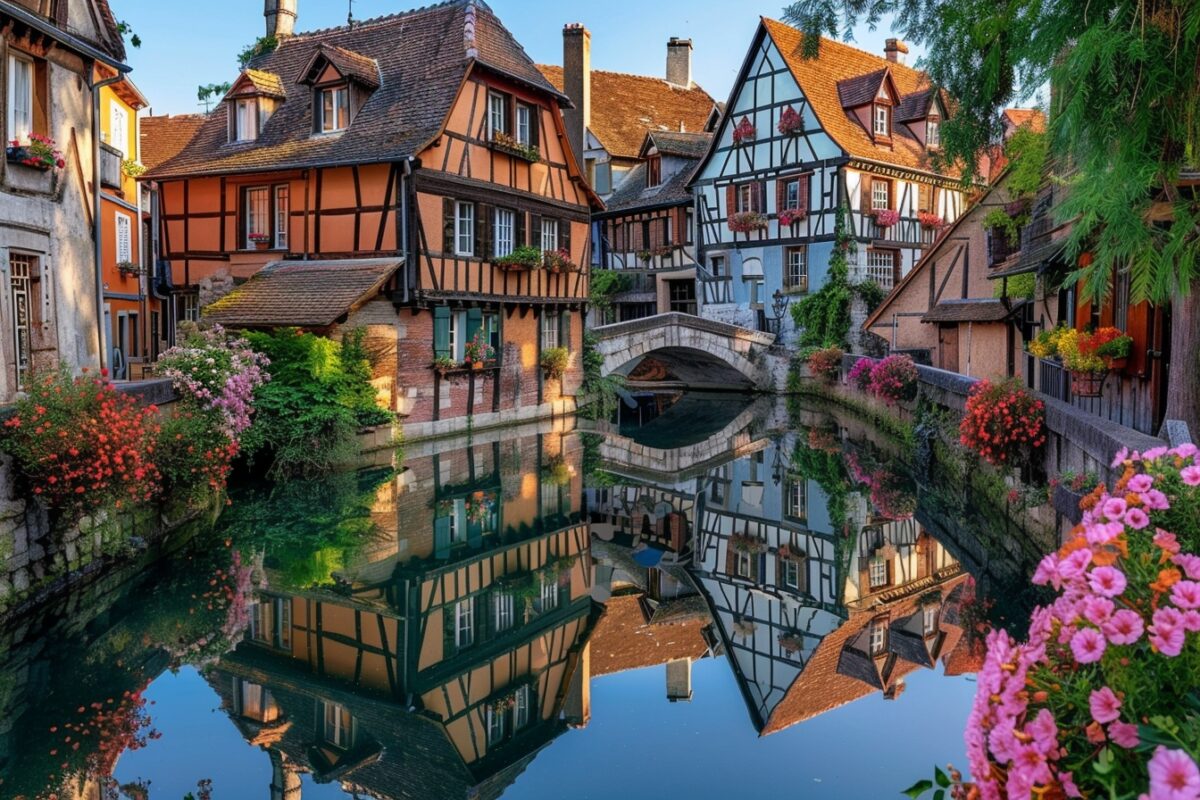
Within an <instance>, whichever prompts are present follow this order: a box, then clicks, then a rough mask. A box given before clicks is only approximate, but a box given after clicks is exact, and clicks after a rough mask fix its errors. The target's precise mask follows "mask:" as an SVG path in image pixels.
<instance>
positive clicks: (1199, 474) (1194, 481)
mask: <svg viewBox="0 0 1200 800" xmlns="http://www.w3.org/2000/svg"><path fill="white" fill-rule="evenodd" d="M1179 477H1180V478H1181V479H1183V482H1184V483H1185V484H1187V485H1188V486H1200V467H1198V466H1196V465H1195V464H1193V465H1192V466H1190V467H1184V468H1183V469H1182V470H1180V472H1179Z"/></svg>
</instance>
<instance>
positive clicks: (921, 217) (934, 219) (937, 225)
mask: <svg viewBox="0 0 1200 800" xmlns="http://www.w3.org/2000/svg"><path fill="white" fill-rule="evenodd" d="M917 222H919V223H921V227H922V228H927V229H928V230H931V231H938V230H941V229H942V227H943V226H944V225H945V224H946V221H945V220H944V219H942V218H941V217H940V216H938V215H937V214H934V213H933V212H931V211H918V212H917Z"/></svg>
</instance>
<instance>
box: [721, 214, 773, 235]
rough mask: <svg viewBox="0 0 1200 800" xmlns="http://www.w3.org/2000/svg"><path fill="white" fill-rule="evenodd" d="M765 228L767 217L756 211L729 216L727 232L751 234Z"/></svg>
mask: <svg viewBox="0 0 1200 800" xmlns="http://www.w3.org/2000/svg"><path fill="white" fill-rule="evenodd" d="M766 228H767V215H766V214H760V213H759V212H757V211H738V212H735V213H733V214H730V215H729V230H731V231H733V232H734V233H752V232H753V231H762V230H766Z"/></svg>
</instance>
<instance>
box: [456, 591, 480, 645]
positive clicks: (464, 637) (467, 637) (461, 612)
mask: <svg viewBox="0 0 1200 800" xmlns="http://www.w3.org/2000/svg"><path fill="white" fill-rule="evenodd" d="M473 644H475V599H474V598H472V597H468V598H466V599H464V600H459V601H458V602H457V603H455V604H454V646H455V648H458V649H462V648H464V647H470V646H471V645H473Z"/></svg>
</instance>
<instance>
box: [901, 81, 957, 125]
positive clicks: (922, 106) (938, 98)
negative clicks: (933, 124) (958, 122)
mask: <svg viewBox="0 0 1200 800" xmlns="http://www.w3.org/2000/svg"><path fill="white" fill-rule="evenodd" d="M934 103H937V104H938V105H939V106H940V109H939V111H940V112H941V113H942V114H946V113H947V110H946V109H947V107H948V103H947V102H946V97H945V92H935V91H934V89H933V88H932V87H929V88H926V89H922V90H921V91H919V92H913V93H912V94H906V95H904V97H902V98H901V99H900V105H898V106H896V115H895V116H896V122H915V121H916V120H919V119H924V118H925V117H927V116H929V107H930V106H931V105H933V104H934Z"/></svg>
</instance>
